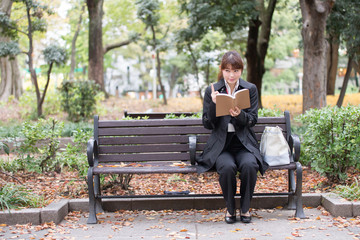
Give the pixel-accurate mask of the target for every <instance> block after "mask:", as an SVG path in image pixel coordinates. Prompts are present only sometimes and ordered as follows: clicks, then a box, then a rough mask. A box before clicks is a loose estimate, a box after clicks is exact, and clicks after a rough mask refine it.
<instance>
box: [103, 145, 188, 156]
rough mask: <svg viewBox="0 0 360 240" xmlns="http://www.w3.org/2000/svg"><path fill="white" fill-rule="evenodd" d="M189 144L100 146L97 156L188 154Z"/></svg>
mask: <svg viewBox="0 0 360 240" xmlns="http://www.w3.org/2000/svg"><path fill="white" fill-rule="evenodd" d="M188 151H189V144H149V145H127V146H123V145H120V146H100V147H99V154H108V153H142V152H143V153H149V152H188Z"/></svg>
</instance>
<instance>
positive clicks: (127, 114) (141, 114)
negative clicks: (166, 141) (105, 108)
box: [124, 110, 196, 119]
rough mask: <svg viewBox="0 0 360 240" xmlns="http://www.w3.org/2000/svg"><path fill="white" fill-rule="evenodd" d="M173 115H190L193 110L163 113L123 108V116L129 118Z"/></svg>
mask: <svg viewBox="0 0 360 240" xmlns="http://www.w3.org/2000/svg"><path fill="white" fill-rule="evenodd" d="M170 114H171V115H173V116H175V117H180V116H185V117H191V116H193V115H194V114H196V113H194V112H172V113H163V112H149V113H144V112H128V111H127V110H124V118H126V117H131V118H144V117H147V118H148V119H164V118H165V117H166V115H170Z"/></svg>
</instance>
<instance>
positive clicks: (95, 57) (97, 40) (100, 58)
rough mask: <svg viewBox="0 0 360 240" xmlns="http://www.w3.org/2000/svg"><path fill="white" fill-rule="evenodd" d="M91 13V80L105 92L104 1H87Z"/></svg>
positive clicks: (89, 73) (89, 74)
mask: <svg viewBox="0 0 360 240" xmlns="http://www.w3.org/2000/svg"><path fill="white" fill-rule="evenodd" d="M86 3H87V8H88V12H89V72H88V76H89V80H94V81H95V82H96V83H97V84H99V86H100V87H101V90H102V91H104V92H105V84H104V53H103V43H102V17H103V4H104V1H103V0H86Z"/></svg>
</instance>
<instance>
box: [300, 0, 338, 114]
mask: <svg viewBox="0 0 360 240" xmlns="http://www.w3.org/2000/svg"><path fill="white" fill-rule="evenodd" d="M299 1H300V7H301V15H302V23H303V24H302V31H301V35H302V39H303V44H304V60H303V61H304V63H303V72H304V77H303V112H305V111H306V110H308V109H310V108H322V107H324V106H326V56H325V53H326V45H325V26H326V19H327V17H328V15H329V13H330V10H331V8H332V6H333V4H334V1H332V0H324V1H318V0H299Z"/></svg>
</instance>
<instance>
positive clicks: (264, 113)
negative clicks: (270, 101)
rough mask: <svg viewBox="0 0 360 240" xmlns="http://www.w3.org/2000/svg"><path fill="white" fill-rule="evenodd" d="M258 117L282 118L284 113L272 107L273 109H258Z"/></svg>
mask: <svg viewBox="0 0 360 240" xmlns="http://www.w3.org/2000/svg"><path fill="white" fill-rule="evenodd" d="M258 116H259V117H282V116H284V112H283V111H281V110H280V109H278V108H276V107H274V108H273V109H270V108H260V109H259V110H258Z"/></svg>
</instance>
